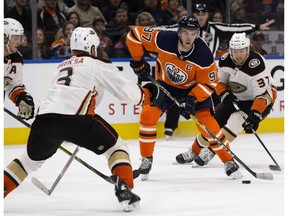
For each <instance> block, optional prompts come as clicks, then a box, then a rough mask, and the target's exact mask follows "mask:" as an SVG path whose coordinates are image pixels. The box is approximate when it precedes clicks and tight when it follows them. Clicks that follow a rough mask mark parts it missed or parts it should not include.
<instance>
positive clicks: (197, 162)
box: [192, 148, 215, 167]
mask: <svg viewBox="0 0 288 216" xmlns="http://www.w3.org/2000/svg"><path fill="white" fill-rule="evenodd" d="M214 156H215V153H214V152H212V151H211V150H210V149H209V148H203V149H202V150H201V152H200V153H199V155H197V156H196V157H195V158H194V161H193V163H192V167H199V166H205V165H207V164H208V163H209V161H210V160H212V158H213V157H214Z"/></svg>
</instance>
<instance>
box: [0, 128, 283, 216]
mask: <svg viewBox="0 0 288 216" xmlns="http://www.w3.org/2000/svg"><path fill="white" fill-rule="evenodd" d="M260 138H261V139H262V140H263V142H264V144H265V145H266V147H267V148H268V149H269V151H270V152H271V154H272V155H273V157H274V158H275V160H276V161H277V162H278V164H279V165H280V166H281V168H282V171H281V172H279V171H271V170H270V169H269V165H270V164H274V163H273V161H272V160H271V158H270V157H269V155H268V154H267V153H266V151H265V150H264V148H263V147H262V145H261V144H260V143H259V141H258V140H257V139H256V137H255V136H254V135H240V136H239V137H238V138H237V139H236V140H235V142H233V143H232V144H231V147H232V150H233V152H234V153H235V154H236V155H237V156H238V157H239V158H240V159H241V160H242V161H243V162H244V163H245V164H246V165H248V166H249V167H250V168H251V169H252V170H253V171H255V172H257V173H261V172H270V173H272V174H273V175H274V180H273V181H268V180H261V179H256V178H254V177H253V176H252V175H251V174H250V173H249V172H247V171H246V170H245V169H244V167H242V166H241V172H242V174H243V175H244V177H243V179H241V180H232V179H230V178H229V177H227V176H226V175H225V173H224V166H223V164H222V163H221V162H220V160H219V159H218V157H214V159H213V160H212V161H211V162H210V163H209V165H208V166H206V167H204V168H192V167H191V165H173V162H175V156H176V155H177V154H179V153H181V152H183V151H186V150H187V148H188V147H189V146H190V145H191V143H192V141H193V138H174V139H173V140H169V141H166V140H164V139H159V140H158V142H157V143H156V147H155V151H154V163H153V168H152V171H151V173H150V178H149V180H147V181H144V182H142V181H141V180H140V178H138V179H136V180H135V182H134V183H135V188H134V190H133V191H134V192H135V193H136V194H138V195H139V196H140V197H141V199H142V200H141V203H140V205H141V206H140V208H139V209H137V210H136V211H134V212H131V213H124V212H123V211H122V210H121V206H120V204H119V203H118V201H117V199H116V197H115V195H114V186H113V185H111V184H109V183H107V182H106V181H104V180H103V179H101V178H100V177H98V176H97V175H96V174H94V173H93V172H91V171H90V170H88V169H87V168H86V167H84V166H83V165H81V164H80V163H78V162H77V161H74V162H73V163H72V165H71V166H70V167H69V169H68V170H67V172H66V173H65V175H64V176H63V178H62V179H61V181H60V183H59V184H58V185H57V187H56V188H55V190H54V191H53V193H52V194H51V195H50V196H48V195H46V194H44V193H43V192H42V191H40V190H39V189H38V188H36V187H35V186H34V185H33V184H32V183H31V177H32V176H35V177H36V178H38V179H39V180H40V181H41V182H42V183H43V184H44V185H45V186H46V187H48V188H50V187H51V186H52V184H53V182H54V181H55V179H56V178H57V176H58V175H59V173H60V171H61V170H62V168H63V166H64V165H65V164H66V162H67V161H68V158H69V156H68V155H66V154H65V153H64V152H62V151H61V150H58V151H57V153H56V154H55V155H54V156H53V157H52V158H50V159H49V160H47V161H46V163H45V164H44V165H43V166H42V168H41V169H39V170H38V171H37V172H35V173H32V174H31V175H30V176H29V177H28V178H27V179H26V180H25V181H24V182H23V183H22V184H21V185H20V186H19V187H18V188H17V189H16V190H15V191H13V192H12V193H11V194H9V195H8V196H7V197H6V199H5V200H4V215H7V216H8V215H9V216H26V215H27V216H28V215H29V216H36V215H37V216H40V215H41V216H42V215H43V216H56V215H57V216H66V215H67V216H68V215H71V216H74V215H75V216H76V215H77V216H80V215H81V216H82V215H83V216H90V215H100V216H115V215H128V214H129V216H131V215H138V216H142V215H143V216H154V215H155V216H156V215H157V216H161V215H165V216H169V215H173V216H174V215H176V216H178V215H179V216H184V215H187V216H188V215H189V216H209V215H211V216H282V215H284V135H283V134H282V133H279V134H260ZM126 142H127V144H128V147H129V150H130V155H131V161H132V164H133V166H134V169H136V168H138V166H139V164H140V160H139V158H140V155H139V146H138V141H136V140H129V141H126ZM39 145H41V143H39ZM63 146H64V147H65V148H67V149H69V150H70V151H71V152H73V150H74V149H75V146H74V145H72V144H64V145H63ZM24 150H25V146H24V145H18V146H17V145H15V146H8V147H5V148H4V154H5V158H4V165H7V164H8V163H9V162H10V161H11V160H12V159H13V158H14V157H16V156H18V155H19V154H21V152H23V151H24ZM78 157H80V158H81V159H82V160H84V161H85V162H87V163H89V164H90V165H91V166H93V167H95V168H96V169H98V170H99V171H101V172H103V173H105V174H106V175H109V169H108V167H107V162H106V159H105V157H104V156H98V155H94V154H93V153H91V152H89V151H87V150H86V149H83V148H82V149H81V150H80V152H79V153H78ZM242 180H251V184H242V183H241V182H242Z"/></svg>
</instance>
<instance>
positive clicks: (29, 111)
mask: <svg viewBox="0 0 288 216" xmlns="http://www.w3.org/2000/svg"><path fill="white" fill-rule="evenodd" d="M16 106H17V107H18V108H19V112H18V114H17V116H19V117H20V118H22V119H26V120H28V119H31V118H33V117H34V102H33V98H32V96H31V95H30V94H28V93H27V92H21V93H20V94H19V96H17V97H16Z"/></svg>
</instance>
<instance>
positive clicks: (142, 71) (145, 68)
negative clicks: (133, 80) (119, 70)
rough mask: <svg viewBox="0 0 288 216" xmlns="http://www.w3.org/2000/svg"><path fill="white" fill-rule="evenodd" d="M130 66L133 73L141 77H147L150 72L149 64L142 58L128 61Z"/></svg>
mask: <svg viewBox="0 0 288 216" xmlns="http://www.w3.org/2000/svg"><path fill="white" fill-rule="evenodd" d="M130 67H131V68H132V69H133V71H134V73H135V74H136V75H137V76H138V77H139V78H141V79H147V75H148V74H150V71H151V69H150V64H149V63H148V62H146V61H145V60H144V59H142V60H141V61H134V60H132V61H130Z"/></svg>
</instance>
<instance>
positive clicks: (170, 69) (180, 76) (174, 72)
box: [165, 63, 188, 84]
mask: <svg viewBox="0 0 288 216" xmlns="http://www.w3.org/2000/svg"><path fill="white" fill-rule="evenodd" d="M165 71H166V74H167V76H168V78H169V79H170V80H171V82H172V83H175V84H182V83H184V82H185V81H186V80H187V77H188V76H187V74H186V73H185V72H184V71H182V70H181V69H180V68H179V67H177V66H176V65H174V64H171V63H167V64H166V65H165Z"/></svg>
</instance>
